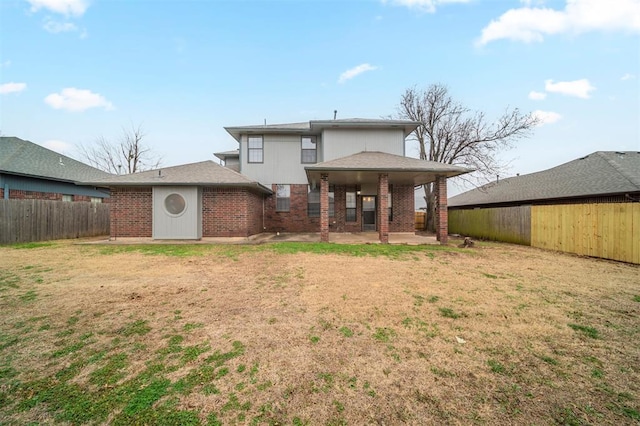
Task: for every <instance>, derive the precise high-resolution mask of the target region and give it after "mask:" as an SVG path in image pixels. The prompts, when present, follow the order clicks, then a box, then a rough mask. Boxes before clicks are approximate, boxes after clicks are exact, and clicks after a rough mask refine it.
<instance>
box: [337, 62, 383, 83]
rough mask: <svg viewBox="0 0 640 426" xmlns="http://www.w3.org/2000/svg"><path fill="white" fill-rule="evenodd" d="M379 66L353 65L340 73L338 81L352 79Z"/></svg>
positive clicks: (342, 81)
mask: <svg viewBox="0 0 640 426" xmlns="http://www.w3.org/2000/svg"><path fill="white" fill-rule="evenodd" d="M377 69H378V67H374V66H373V65H370V64H360V65H358V66H357V67H353V68H351V69H348V70H346V71H345V72H343V73H342V74H340V78H338V83H344V82H345V81H347V80H351V79H352V78H353V77H355V76H357V75H360V74H362V73H363V72H367V71H374V70H377Z"/></svg>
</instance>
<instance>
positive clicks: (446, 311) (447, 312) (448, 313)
mask: <svg viewBox="0 0 640 426" xmlns="http://www.w3.org/2000/svg"><path fill="white" fill-rule="evenodd" d="M438 310H439V311H440V315H442V316H443V317H445V318H453V319H457V318H460V317H461V316H464V315H463V314H458V313H456V312H454V310H453V309H451V308H438Z"/></svg>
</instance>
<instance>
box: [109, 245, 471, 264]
mask: <svg viewBox="0 0 640 426" xmlns="http://www.w3.org/2000/svg"><path fill="white" fill-rule="evenodd" d="M97 250H99V252H100V253H101V254H104V255H110V254H118V253H132V252H135V253H142V254H146V255H151V256H158V255H163V256H176V257H189V256H203V255H218V256H221V257H227V258H232V259H235V260H237V259H238V256H239V255H241V254H243V253H254V252H259V251H268V252H273V253H278V254H295V253H315V254H344V255H349V256H384V257H390V258H401V257H404V256H405V255H409V254H420V253H424V254H425V255H429V254H432V253H433V252H438V251H448V252H464V253H467V252H466V251H464V250H460V249H458V248H455V247H448V246H441V245H435V244H429V245H426V244H425V245H417V246H410V245H398V244H335V243H320V242H308V243H299V242H280V243H268V244H262V245H237V246H230V245H214V244H148V245H122V246H108V247H99V248H97Z"/></svg>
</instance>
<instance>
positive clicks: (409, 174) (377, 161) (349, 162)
mask: <svg viewBox="0 0 640 426" xmlns="http://www.w3.org/2000/svg"><path fill="white" fill-rule="evenodd" d="M305 170H306V172H307V177H308V178H309V180H310V181H313V180H316V181H317V180H319V177H320V175H321V174H322V173H329V175H330V177H329V179H330V180H331V181H332V182H335V183H344V184H354V183H363V182H365V181H371V180H372V178H373V179H377V176H378V174H380V173H387V174H388V175H389V181H390V182H393V181H395V182H397V183H406V184H409V183H411V184H413V185H421V184H423V183H428V182H433V181H434V180H435V178H436V176H446V177H454V176H458V175H462V174H465V173H469V172H471V171H473V170H471V169H467V168H464V167H460V166H453V165H451V164H444V163H438V162H435V161H426V160H420V159H418V158H411V157H403V156H401V155H395V154H388V153H386V152H379V151H363V152H359V153H357V154H352V155H349V156H346V157H341V158H337V159H335V160H330V161H325V162H323V163H318V164H313V165H310V166H307V167H305Z"/></svg>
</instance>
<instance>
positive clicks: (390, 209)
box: [387, 185, 393, 222]
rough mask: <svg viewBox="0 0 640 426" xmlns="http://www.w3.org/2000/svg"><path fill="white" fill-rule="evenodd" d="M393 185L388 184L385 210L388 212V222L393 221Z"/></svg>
mask: <svg viewBox="0 0 640 426" xmlns="http://www.w3.org/2000/svg"><path fill="white" fill-rule="evenodd" d="M391 191H393V186H391V185H389V193H388V194H387V210H388V212H389V222H392V221H393V201H392V200H393V193H392V192H391Z"/></svg>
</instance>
